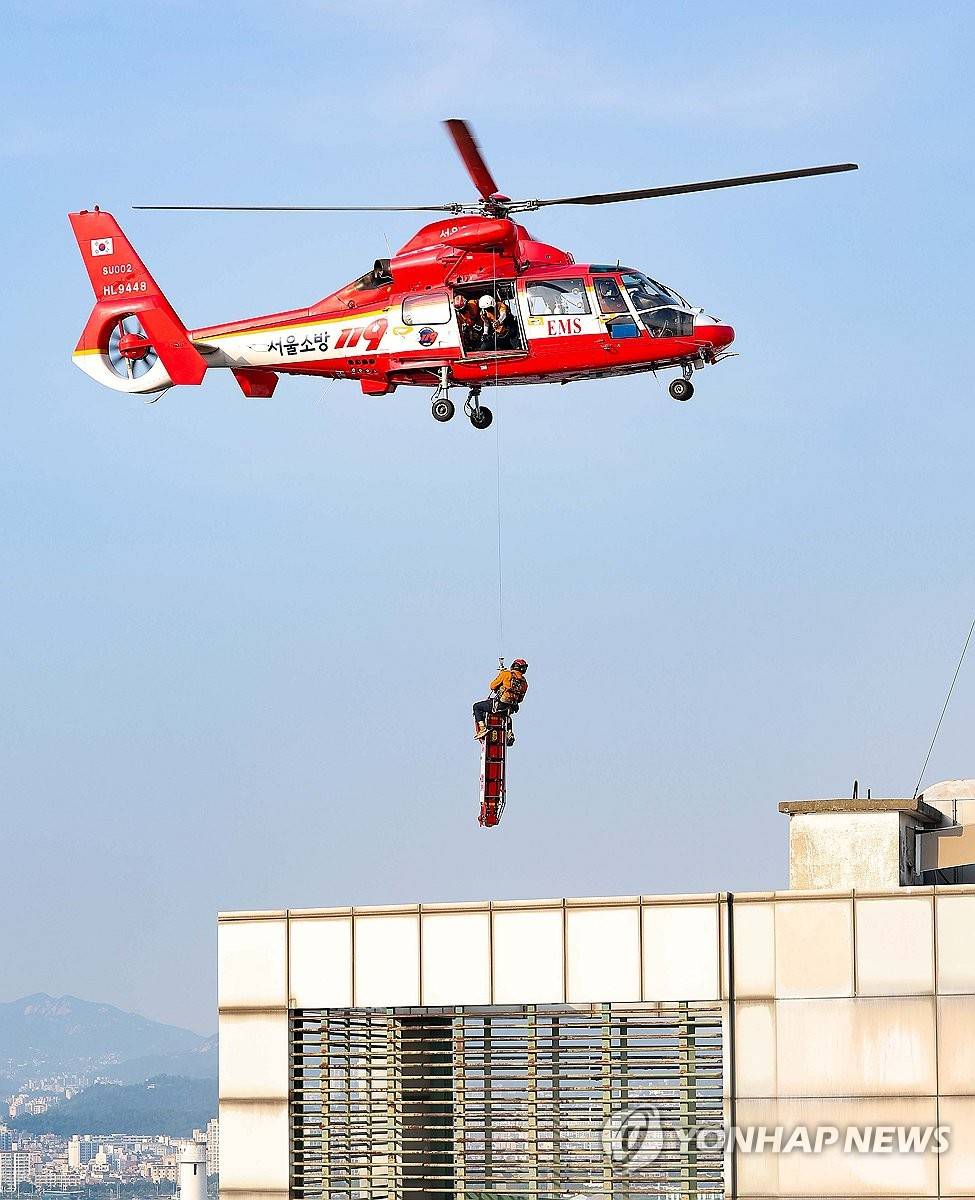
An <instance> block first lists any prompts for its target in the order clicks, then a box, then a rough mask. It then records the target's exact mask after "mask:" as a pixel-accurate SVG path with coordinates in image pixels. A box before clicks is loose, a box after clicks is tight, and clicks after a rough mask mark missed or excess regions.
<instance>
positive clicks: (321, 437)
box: [0, 0, 975, 1031]
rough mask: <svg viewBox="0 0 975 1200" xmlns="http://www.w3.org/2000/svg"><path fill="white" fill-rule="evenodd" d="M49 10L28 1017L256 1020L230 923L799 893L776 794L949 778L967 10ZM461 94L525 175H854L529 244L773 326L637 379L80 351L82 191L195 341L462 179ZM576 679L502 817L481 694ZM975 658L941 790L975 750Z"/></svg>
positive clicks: (31, 221)
mask: <svg viewBox="0 0 975 1200" xmlns="http://www.w3.org/2000/svg"><path fill="white" fill-rule="evenodd" d="M670 8H671V10H672V11H665V9H662V8H660V7H659V6H656V5H654V6H651V5H642V4H631V5H627V4H623V5H617V6H611V7H609V8H606V7H605V6H601V5H600V6H596V5H589V4H584V3H574V2H564V3H561V4H559V5H558V6H554V5H538V6H535V7H531V6H527V5H514V4H504V3H490V4H488V5H486V6H473V5H460V6H458V5H450V6H441V5H436V4H431V3H423V2H418V3H413V4H410V5H395V4H391V3H386V2H384V0H372V2H371V3H369V4H362V5H351V4H324V3H320V2H313V0H305V2H295V3H282V4H276V5H266V4H260V5H259V4H256V3H250V2H249V0H245V2H242V3H235V4H232V5H221V4H216V5H210V6H208V7H207V8H206V10H205V11H204V10H202V9H200V7H199V6H198V5H195V4H189V3H176V2H168V3H167V2H164V0H159V2H157V3H155V4H153V5H151V6H148V5H130V6H123V7H121V8H119V7H118V6H116V5H109V4H105V3H98V2H94V3H89V4H86V5H84V6H79V5H75V4H68V3H65V2H63V0H62V2H55V3H50V4H47V5H44V6H42V7H41V6H37V5H34V4H28V3H22V2H20V0H14V2H13V3H12V4H9V5H8V9H7V20H6V22H5V30H4V39H3V42H2V45H0V68H2V69H0V111H2V112H3V114H4V116H3V118H2V123H0V171H2V178H3V195H4V220H3V222H2V223H0V253H2V261H3V263H4V265H5V273H6V285H5V287H4V288H3V292H2V300H0V304H2V306H3V313H2V316H3V327H4V330H5V345H6V355H5V365H4V375H5V386H4V388H3V392H4V402H3V404H2V405H0V414H2V416H0V420H2V428H0V447H2V449H0V455H2V458H0V462H2V480H0V484H2V497H0V504H2V510H0V511H2V516H0V550H2V559H3V564H4V572H3V575H4V588H3V621H2V624H0V639H2V644H0V654H2V662H3V664H4V665H3V681H4V682H3V696H4V702H3V706H4V719H3V722H2V734H0V739H2V744H0V787H2V792H3V797H4V801H5V803H4V808H5V810H6V815H5V816H4V819H3V832H2V850H0V860H2V862H3V881H4V887H3V895H4V901H5V904H4V907H5V919H6V920H5V923H6V925H7V927H8V929H11V930H13V932H14V938H13V941H12V942H11V941H10V940H8V942H7V944H6V949H5V951H4V953H3V954H2V956H0V999H10V998H13V997H14V996H17V995H19V994H22V993H25V992H30V991H36V990H42V989H43V990H47V991H51V992H55V993H57V992H73V993H76V994H80V995H83V996H88V997H92V998H98V999H103V1000H108V1001H111V1002H113V1003H117V1004H120V1005H122V1006H124V1007H132V1008H136V1009H138V1010H140V1011H143V1012H145V1013H147V1014H149V1015H151V1016H156V1017H160V1018H163V1019H167V1020H172V1021H176V1022H180V1023H185V1024H188V1025H191V1026H193V1027H195V1028H198V1029H201V1030H204V1031H206V1030H210V1029H212V1028H213V1027H214V1026H215V1013H214V956H215V952H214V940H215V939H214V932H215V921H214V917H215V913H216V911H217V910H218V909H221V908H259V907H271V906H274V907H277V906H286V905H290V906H292V907H301V906H318V905H331V904H344V903H374V902H383V901H409V900H416V899H423V900H431V901H432V900H446V899H452V898H457V899H470V898H478V897H489V896H490V897H506V896H529V895H530V896H544V895H562V894H569V895H577V894H582V895H585V894H612V893H635V892H646V893H655V892H668V891H676V892H692V891H708V890H718V889H724V888H733V889H740V890H747V889H761V888H771V887H781V886H785V883H786V876H787V866H786V851H785V846H786V828H785V818H783V817H781V816H779V814H778V813H777V812H776V809H775V805H776V803H777V802H778V801H780V800H784V799H793V798H797V797H807V796H819V795H834V794H845V793H846V792H847V791H848V789H849V788H850V786H851V783H852V780H853V778H854V777H855V776H856V777H859V779H860V781H861V787H866V786H870V787H872V788H873V792H874V795H877V794H894V795H904V794H907V795H910V794H911V793H912V792H913V790H914V784H915V782H916V778H917V773H918V771H919V770H920V766H921V762H922V760H923V757H924V753H925V750H926V748H927V743H928V740H929V738H930V736H931V732H932V729H933V726H934V722H935V720H936V718H937V714H938V711H939V709H940V706H941V703H942V700H943V698H944V692H945V689H946V687H947V683H948V680H949V678H950V675H951V672H952V670H953V669H954V665H955V661H956V659H957V655H958V653H959V650H960V648H961V643H962V640H963V639H964V635H965V633H966V631H967V629H968V625H969V622H970V621H971V617H972V612H973V608H975V560H973V555H972V535H973V530H975V518H973V509H972V504H971V499H970V486H969V485H970V479H971V463H972V442H973V436H975V416H973V411H972V396H971V386H970V368H969V362H968V359H969V355H970V349H971V334H970V330H969V323H970V322H969V312H970V300H971V289H972V283H971V280H972V262H971V249H970V247H971V233H970V226H971V203H972V200H971V197H972V142H971V137H970V130H971V126H972V120H973V113H972V101H971V86H970V72H971V68H970V63H971V60H972V51H973V46H972V41H973V39H972V29H973V20H972V16H971V14H970V10H969V7H968V6H965V5H961V4H957V5H952V4H945V5H939V6H937V8H936V9H934V10H931V9H928V10H922V9H921V8H920V7H919V6H918V5H916V4H906V3H885V4H879V3H878V4H875V3H868V4H862V5H855V6H853V5H849V4H840V3H820V4H813V5H803V6H801V7H800V6H797V5H782V4H779V3H776V4H772V3H768V4H760V3H755V4H745V5H735V6H729V5H726V4H717V3H713V4H712V3H707V2H705V3H696V4H694V5H680V6H670ZM454 115H458V116H466V117H468V118H469V119H470V120H471V121H472V123H473V124H474V126H475V129H476V131H477V133H478V135H479V137H480V140H481V142H482V144H483V146H484V148H485V153H486V156H487V159H488V162H489V163H490V165H491V166H492V168H493V169H494V172H495V174H496V176H497V177H498V180H499V183H500V185H501V186H502V188H504V189H505V190H507V191H509V192H510V194H512V195H564V194H566V193H571V192H576V191H590V190H603V189H605V190H610V189H616V188H626V187H639V186H649V185H654V184H666V183H675V182H681V181H686V180H695V179H703V178H708V177H715V176H724V175H730V174H737V173H747V172H752V171H766V170H779V169H785V168H789V167H794V166H804V165H812V164H818V163H823V162H834V161H846V160H853V161H857V162H859V163H860V164H861V170H860V171H859V172H858V173H857V174H855V175H845V176H839V177H836V178H833V179H821V180H812V181H806V182H799V183H789V184H781V185H775V186H769V187H765V188H746V189H741V190H740V191H731V192H721V193H714V194H710V195H701V196H696V197H682V198H675V199H669V200H661V201H654V202H649V203H645V204H639V205H636V204H634V205H621V206H618V207H615V208H604V209H598V208H593V209H570V208H566V209H554V210H551V211H546V212H544V213H542V214H536V215H534V216H532V218H531V219H530V220H529V221H528V224H529V227H530V228H531V229H532V231H533V232H535V233H536V234H537V236H539V237H541V238H543V239H544V240H547V241H551V242H554V243H556V244H557V245H561V246H563V247H565V248H567V249H569V250H571V251H572V252H573V253H575V255H576V257H577V258H578V259H580V260H581V261H587V260H589V261H600V260H603V261H605V260H609V261H615V260H616V258H617V257H619V258H622V259H623V260H624V261H625V262H627V263H630V264H632V265H634V266H638V267H641V268H642V269H644V270H646V271H648V272H649V273H650V274H652V275H655V276H656V277H658V278H660V279H663V280H665V281H666V282H668V283H670V284H672V285H673V286H675V287H676V288H677V289H678V290H679V291H681V292H683V293H684V294H685V295H687V296H688V297H690V298H691V300H692V301H693V302H695V303H699V304H702V305H704V306H706V307H707V308H708V309H709V311H712V312H715V313H717V314H719V315H720V316H721V317H723V318H726V319H728V320H730V321H731V322H732V323H733V324H734V325H735V327H736V329H737V331H738V343H737V347H736V348H737V350H738V351H739V352H740V357H738V358H735V359H731V360H729V361H728V362H726V363H724V364H722V365H721V366H720V367H719V368H717V369H715V370H713V371H709V372H707V373H705V374H703V375H701V376H700V377H699V380H698V385H697V394H696V396H695V398H694V400H693V401H692V402H691V403H690V404H686V405H678V404H675V403H674V402H673V401H671V400H670V399H669V397H668V396H667V393H666V388H665V386H664V383H663V382H660V383H656V382H654V381H653V380H652V379H648V378H639V377H637V378H631V379H626V380H620V381H618V382H602V383H593V384H579V385H573V386H571V387H567V388H522V389H511V390H505V392H504V393H503V394H502V395H501V396H500V398H499V399H498V401H497V403H494V402H493V401H492V404H493V407H494V408H495V410H496V412H497V414H498V419H497V421H496V423H495V427H494V428H493V429H492V430H490V431H489V432H488V433H486V434H478V433H476V432H475V431H474V430H472V429H471V428H470V426H469V425H468V424H467V423H466V422H463V421H460V420H457V421H454V422H453V423H452V424H451V425H447V426H438V425H436V424H435V423H434V422H433V421H432V420H431V419H430V415H429V408H428V397H427V395H426V393H425V392H422V391H419V390H404V389H401V390H400V391H399V392H397V393H396V394H395V395H394V396H392V397H387V398H380V399H364V398H363V397H362V396H361V395H359V394H358V391H357V389H356V387H355V386H354V385H352V384H341V383H332V384H327V385H323V384H322V383H315V382H313V381H284V382H282V384H281V386H280V387H279V388H278V391H277V394H276V395H275V397H274V399H273V400H272V401H257V400H247V399H245V398H244V397H243V396H242V395H241V394H240V393H239V391H238V390H237V388H236V385H235V384H234V383H233V381H232V379H230V378H229V377H227V378H223V377H221V376H214V377H213V378H208V379H207V380H206V382H205V384H204V386H203V387H202V388H200V389H181V390H174V391H173V392H170V393H169V394H168V395H166V396H165V397H164V398H163V399H162V400H161V401H160V402H159V403H158V404H156V405H154V406H151V407H150V406H145V405H143V404H142V403H141V402H140V401H138V400H136V399H131V400H130V399H127V398H126V397H124V396H121V395H116V394H114V393H111V392H109V391H106V390H103V389H100V388H98V387H97V386H96V385H95V384H94V383H92V382H91V381H90V380H88V379H87V378H86V377H85V376H84V375H82V373H81V372H80V371H78V370H76V369H75V368H74V367H73V366H72V365H71V362H70V358H69V355H70V351H71V349H72V347H73V345H74V344H75V342H76V340H77V337H78V334H79V332H80V330H81V328H82V326H83V324H84V322H85V319H86V317H87V314H88V312H89V310H90V307H91V303H92V301H91V294H90V289H89V286H88V283H87V280H86V278H85V275H84V271H83V268H82V264H81V261H80V259H79V257H78V253H77V249H76V247H75V245H74V243H73V240H72V238H71V236H70V230H69V227H68V224H67V221H66V219H65V214H66V213H67V212H68V211H69V210H70V209H75V208H80V207H90V206H91V205H93V204H96V203H98V204H100V205H102V206H103V207H105V208H109V209H111V210H112V211H113V212H115V214H116V215H117V216H118V217H119V219H120V221H121V222H122V224H123V226H124V228H125V229H126V231H127V232H128V233H129V236H130V237H131V239H132V240H133V242H134V244H135V245H136V247H137V248H138V250H139V251H140V253H141V254H142V256H143V257H144V258H145V260H146V262H147V263H148V265H149V267H150V269H151V270H152V271H153V273H154V274H155V276H156V278H157V280H158V281H159V282H160V284H161V285H162V287H163V288H164V290H165V291H166V292H167V294H168V296H169V298H170V299H171V301H172V303H173V304H174V306H175V307H176V309H177V311H178V312H179V313H180V314H181V316H182V317H183V318H184V320H185V321H186V322H187V323H188V324H191V325H199V324H205V323H209V322H213V321H220V320H228V319H233V318H236V317H243V316H247V315H250V314H252V313H258V312H264V311H273V310H275V309H278V308H286V307H291V306H295V305H300V304H304V303H308V302H310V301H313V300H315V299H317V298H318V297H320V296H322V295H325V294H326V293H327V292H329V291H331V290H333V288H334V287H336V286H337V285H338V284H339V283H341V282H343V281H345V280H347V279H350V278H353V277H354V276H356V275H358V274H360V273H361V272H362V271H363V270H364V269H365V268H366V267H367V266H369V265H371V263H372V260H373V259H374V258H375V257H377V255H380V254H384V253H385V244H386V243H385V239H388V241H389V243H390V244H391V245H392V246H393V248H394V249H395V247H396V246H398V245H401V244H402V243H403V242H405V241H406V240H407V239H408V238H409V237H410V236H411V234H412V233H413V232H414V229H415V228H416V225H417V224H418V222H416V221H414V220H412V219H411V218H410V216H409V215H408V214H407V215H396V214H390V215H388V216H379V215H371V214H349V215H347V216H332V217H325V216H311V215H302V216H298V215H295V216H287V217H281V216H279V217H273V216H176V215H171V214H162V213H155V214H154V213H133V212H131V211H130V209H129V206H130V205H131V204H137V203H152V202H158V203H165V202H172V203H180V202H200V203H221V202H223V203H230V204H233V203H248V202H252V203H254V202H256V203H260V202H267V203H301V202H305V203H340V204H341V203H365V204H368V203H374V204H381V203H438V202H441V201H444V200H452V199H466V198H468V197H469V196H470V194H471V189H470V185H469V183H468V181H467V179H466V176H465V175H464V173H463V170H462V168H461V166H460V164H459V162H458V161H457V159H456V157H455V155H454V153H453V151H452V149H451V147H450V145H449V143H448V141H447V139H446V137H445V136H444V133H443V131H442V130H441V129H440V128H439V125H438V122H439V121H440V120H441V119H442V118H443V117H447V116H454ZM498 437H500V448H501V461H502V466H503V510H504V558H505V590H506V602H505V616H504V623H505V631H506V640H505V651H506V653H507V654H508V656H509V657H513V656H515V655H518V654H521V655H524V656H525V657H526V658H528V659H529V661H530V662H531V664H532V669H531V681H532V691H531V696H530V699H529V702H528V703H527V705H526V707H525V709H524V712H523V714H522V718H521V721H520V726H519V734H520V736H519V742H518V745H517V747H516V749H515V751H514V753H513V757H512V760H511V770H510V794H509V806H508V811H507V813H506V814H505V820H504V824H503V825H502V826H501V827H500V828H499V829H497V830H495V831H493V832H482V831H479V830H478V829H477V826H476V823H475V815H476V793H477V755H476V749H475V746H474V743H473V741H472V740H471V737H470V709H469V705H470V702H471V701H472V700H473V699H474V698H475V697H476V696H478V695H479V694H482V693H483V691H484V686H485V683H486V680H487V679H489V678H490V676H491V674H492V671H493V667H494V665H495V662H496V656H497V653H498V646H497V609H496V602H495V594H496V584H497V581H496V557H495V538H496V507H495V486H496V453H497V440H496V439H497V438H498ZM973 722H975V664H973V663H971V662H970V663H969V664H968V667H967V670H966V672H965V673H964V674H963V675H962V676H961V678H960V680H959V683H958V686H957V688H956V692H955V696H954V699H953V702H952V707H951V709H950V710H949V713H948V716H947V718H946V720H945V724H944V727H943V729H942V733H941V737H940V740H939V744H938V747H937V749H936V751H935V754H934V756H933V758H932V762H931V765H930V768H929V770H928V775H927V780H928V781H929V782H931V781H934V780H937V779H942V778H949V777H953V776H966V775H973V774H975V751H973V744H975V740H973V736H972V729H973Z"/></svg>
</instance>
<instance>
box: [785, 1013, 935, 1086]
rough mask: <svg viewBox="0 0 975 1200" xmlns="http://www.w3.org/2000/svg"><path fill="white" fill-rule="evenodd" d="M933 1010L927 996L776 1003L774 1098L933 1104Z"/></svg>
mask: <svg viewBox="0 0 975 1200" xmlns="http://www.w3.org/2000/svg"><path fill="white" fill-rule="evenodd" d="M935 1044H936V1038H935V1004H934V999H933V997H930V996H891V997H887V998H883V999H881V998H871V999H853V998H834V999H827V1000H780V1001H778V1003H777V1004H776V1060H777V1082H778V1093H777V1094H778V1095H780V1096H810V1097H819V1096H838V1097H839V1096H864V1097H865V1096H933V1095H935V1094H936V1092H937V1065H936V1056H935Z"/></svg>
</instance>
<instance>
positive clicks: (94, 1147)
mask: <svg viewBox="0 0 975 1200" xmlns="http://www.w3.org/2000/svg"><path fill="white" fill-rule="evenodd" d="M97 1152H98V1143H97V1142H93V1141H92V1140H91V1138H90V1136H89V1135H88V1134H85V1136H84V1137H79V1136H78V1135H77V1134H76V1135H75V1136H74V1137H73V1138H69V1140H68V1166H69V1167H71V1168H72V1169H73V1170H75V1171H77V1170H80V1168H81V1167H86V1166H87V1165H88V1164H89V1163H90V1162H91V1160H92V1159H93V1158H94V1157H95V1155H96V1153H97Z"/></svg>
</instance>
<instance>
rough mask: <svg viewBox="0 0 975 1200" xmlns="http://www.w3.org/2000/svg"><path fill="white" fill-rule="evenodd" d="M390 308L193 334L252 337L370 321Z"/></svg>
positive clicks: (209, 338) (199, 336) (211, 339)
mask: <svg viewBox="0 0 975 1200" xmlns="http://www.w3.org/2000/svg"><path fill="white" fill-rule="evenodd" d="M387 311H388V310H387V309H385V308H376V309H373V310H372V311H370V312H353V311H352V310H351V309H350V310H349V312H348V313H343V314H342V315H341V316H340V317H309V318H308V319H306V320H301V321H293V322H291V323H290V324H288V325H249V326H248V327H247V328H246V329H235V330H234V331H233V332H232V333H213V334H210V335H209V336H205V335H203V334H201V333H199V332H196V333H193V334H191V335H190V336H191V338H192V340H193V341H198V342H219V341H222V340H223V339H224V338H235V337H251V336H253V335H254V334H255V333H284V332H285V330H287V329H307V328H308V327H309V326H311V325H349V324H354V323H355V322H357V321H370V320H372V318H373V317H382V316H385V315H386V312H387Z"/></svg>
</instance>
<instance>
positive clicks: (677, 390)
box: [667, 362, 694, 400]
mask: <svg viewBox="0 0 975 1200" xmlns="http://www.w3.org/2000/svg"><path fill="white" fill-rule="evenodd" d="M681 371H682V372H683V375H684V378H683V379H672V380H671V381H670V387H669V388H668V389H667V391H668V392H670V394H671V395H672V396H673V398H674V399H675V400H690V398H691V396H693V395H694V384H693V383H691V375H693V373H694V368H693V366H691V364H690V363H689V362H686V363H684V365H683V366H682V367H681Z"/></svg>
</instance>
